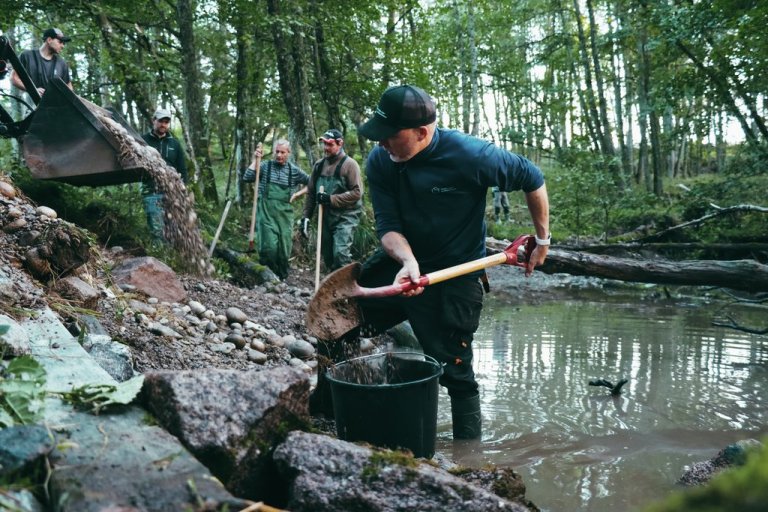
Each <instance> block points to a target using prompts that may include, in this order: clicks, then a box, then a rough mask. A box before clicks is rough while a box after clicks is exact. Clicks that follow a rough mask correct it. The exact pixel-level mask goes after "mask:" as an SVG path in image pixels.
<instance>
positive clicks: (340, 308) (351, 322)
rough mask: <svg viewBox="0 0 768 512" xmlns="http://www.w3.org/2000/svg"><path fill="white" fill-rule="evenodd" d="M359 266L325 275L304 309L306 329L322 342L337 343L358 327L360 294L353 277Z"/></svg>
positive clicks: (346, 267) (355, 279)
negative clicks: (305, 310)
mask: <svg viewBox="0 0 768 512" xmlns="http://www.w3.org/2000/svg"><path fill="white" fill-rule="evenodd" d="M361 270H362V265H360V263H350V264H349V265H346V266H344V267H341V268H340V269H338V270H336V271H335V272H333V273H331V274H329V275H328V276H327V277H326V278H325V279H324V280H323V282H322V283H320V287H319V288H318V289H317V291H316V292H315V294H314V295H313V296H312V299H311V300H310V301H309V307H308V308H307V318H306V324H307V330H308V331H309V332H310V333H311V334H312V335H313V336H315V337H316V338H318V339H319V340H322V341H332V340H337V339H339V338H341V337H342V336H344V335H345V334H347V333H348V332H349V331H351V330H352V329H354V328H355V327H357V326H359V325H360V321H361V316H360V309H359V308H358V305H357V300H356V297H359V296H360V294H361V288H360V285H358V284H357V278H358V277H360V272H361Z"/></svg>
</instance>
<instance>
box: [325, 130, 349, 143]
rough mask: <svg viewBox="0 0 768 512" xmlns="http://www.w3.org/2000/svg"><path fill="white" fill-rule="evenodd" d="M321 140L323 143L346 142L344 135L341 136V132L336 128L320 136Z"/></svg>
mask: <svg viewBox="0 0 768 512" xmlns="http://www.w3.org/2000/svg"><path fill="white" fill-rule="evenodd" d="M320 140H321V141H323V142H329V141H332V140H335V141H340V140H344V135H342V134H341V132H340V131H339V130H337V129H336V128H331V129H330V130H328V131H327V132H325V133H324V134H323V135H321V136H320Z"/></svg>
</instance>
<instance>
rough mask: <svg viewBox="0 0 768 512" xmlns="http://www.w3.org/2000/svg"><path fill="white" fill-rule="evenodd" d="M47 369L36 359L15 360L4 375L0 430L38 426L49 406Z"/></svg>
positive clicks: (0, 383) (1, 379)
mask: <svg viewBox="0 0 768 512" xmlns="http://www.w3.org/2000/svg"><path fill="white" fill-rule="evenodd" d="M45 382H46V373H45V369H43V367H42V366H41V365H40V363H38V362H37V361H35V360H34V359H33V358H32V357H29V356H21V357H17V358H15V359H13V360H12V361H11V362H10V363H8V366H7V367H6V368H5V370H4V371H2V373H0V427H10V426H11V425H16V424H21V425H29V424H31V423H35V422H36V421H37V420H38V419H39V418H40V415H41V414H42V411H43V408H44V405H45V402H44V400H45Z"/></svg>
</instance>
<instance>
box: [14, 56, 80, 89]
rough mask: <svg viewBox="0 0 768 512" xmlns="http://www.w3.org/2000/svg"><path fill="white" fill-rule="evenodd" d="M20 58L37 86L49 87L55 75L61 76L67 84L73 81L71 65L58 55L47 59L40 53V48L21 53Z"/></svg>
mask: <svg viewBox="0 0 768 512" xmlns="http://www.w3.org/2000/svg"><path fill="white" fill-rule="evenodd" d="M19 60H20V61H21V63H22V65H23V66H24V68H25V69H26V70H27V73H29V77H30V78H31V79H32V81H33V82H35V85H36V86H37V87H42V88H44V89H47V88H48V84H50V82H51V81H52V80H53V78H54V77H59V78H61V79H62V81H63V82H64V83H65V84H68V83H69V82H71V81H72V80H71V79H70V77H69V65H68V64H67V63H66V61H65V60H64V59H62V58H61V57H59V56H58V55H54V56H53V58H51V60H46V59H44V58H43V56H42V55H40V50H37V49H35V50H25V51H23V52H22V53H21V55H19Z"/></svg>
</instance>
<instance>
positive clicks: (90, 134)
mask: <svg viewBox="0 0 768 512" xmlns="http://www.w3.org/2000/svg"><path fill="white" fill-rule="evenodd" d="M30 117H31V118H32V119H31V123H30V124H29V128H28V131H27V133H26V135H24V137H23V144H22V147H23V150H24V159H25V160H26V162H27V166H28V167H29V169H30V171H31V172H32V176H34V177H35V178H37V179H41V180H56V181H62V182H64V183H69V184H71V185H89V186H93V187H96V186H101V185H116V184H120V183H130V182H135V181H141V179H142V176H143V175H144V172H145V170H144V168H142V167H141V166H140V164H139V163H138V159H135V158H133V157H132V155H131V154H130V150H129V148H126V147H123V146H121V144H120V142H119V141H118V139H117V138H116V137H115V135H114V134H113V133H112V132H111V131H110V130H109V129H108V128H107V127H106V126H105V124H104V122H102V120H101V119H100V118H102V119H103V118H109V119H111V120H112V121H115V122H117V123H119V124H120V125H121V126H122V127H123V128H124V129H125V130H126V131H127V132H128V133H129V134H130V135H131V136H132V137H133V138H135V139H136V140H137V141H138V142H140V143H141V144H144V141H143V140H142V138H141V136H140V135H139V134H138V133H136V132H135V131H134V130H133V129H132V128H131V127H130V126H129V125H128V123H126V122H125V120H124V119H123V118H122V117H120V115H119V114H117V112H115V111H111V110H106V109H103V108H101V107H99V106H97V105H95V104H93V103H91V102H89V101H87V100H85V99H82V98H80V97H78V96H77V95H76V94H75V93H73V92H72V91H71V90H70V89H69V87H67V86H66V85H65V84H64V82H62V81H61V80H60V79H58V78H56V79H54V80H53V82H52V83H50V84H49V86H48V88H47V89H46V91H45V94H43V97H42V99H41V101H40V104H39V105H38V106H37V109H36V110H35V111H34V112H33V113H32V114H31V115H30ZM121 161H122V163H121Z"/></svg>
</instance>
